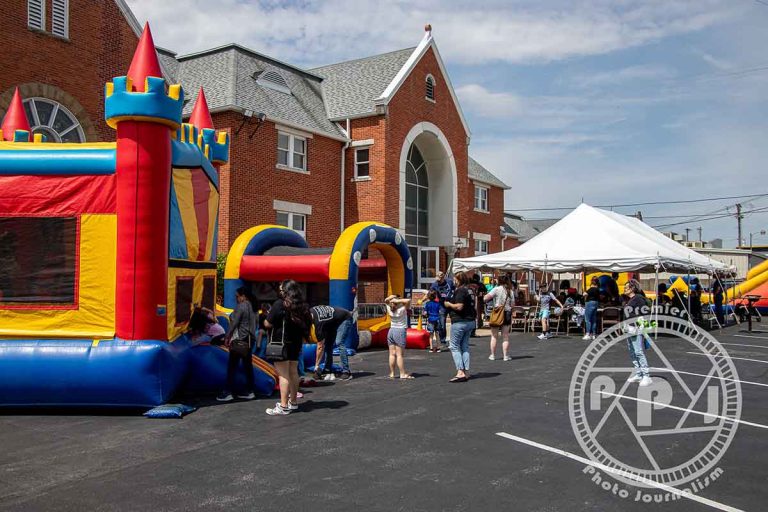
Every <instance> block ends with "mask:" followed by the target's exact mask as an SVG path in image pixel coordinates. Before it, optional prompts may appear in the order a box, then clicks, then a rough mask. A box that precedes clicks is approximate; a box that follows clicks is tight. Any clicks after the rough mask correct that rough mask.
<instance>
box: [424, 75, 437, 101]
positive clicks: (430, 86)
mask: <svg viewBox="0 0 768 512" xmlns="http://www.w3.org/2000/svg"><path fill="white" fill-rule="evenodd" d="M426 89H427V93H426V98H427V99H428V100H429V101H435V79H434V77H433V76H432V75H427V81H426Z"/></svg>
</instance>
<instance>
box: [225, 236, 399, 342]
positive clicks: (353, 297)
mask: <svg viewBox="0 0 768 512" xmlns="http://www.w3.org/2000/svg"><path fill="white" fill-rule="evenodd" d="M285 248H291V249H292V250H285ZM368 248H374V249H376V250H378V251H379V252H380V253H381V254H382V256H383V261H382V260H377V259H373V260H371V259H363V254H365V252H366V250H367V249H368ZM273 249H274V250H276V251H272V250H273ZM279 249H283V250H282V251H281V250H279ZM271 252H279V253H280V254H270V253H271ZM265 253H266V254H265ZM381 271H384V272H385V278H386V282H387V293H388V294H393V293H394V294H398V295H401V296H408V295H410V293H411V288H412V286H413V272H412V271H413V260H412V258H411V254H410V251H409V250H408V244H407V243H406V241H405V238H404V237H403V235H401V234H400V232H398V231H397V230H396V229H394V228H393V227H391V226H387V225H386V224H381V223H377V222H358V223H357V224H353V225H352V226H350V227H348V228H347V229H345V230H344V232H342V234H341V236H339V238H338V240H337V241H336V244H335V245H334V247H333V248H331V249H310V248H309V247H308V245H307V242H306V241H305V240H304V238H303V237H301V235H299V234H298V233H296V232H295V231H293V230H291V229H288V228H286V227H282V226H273V225H264V226H257V227H254V228H251V229H249V230H247V231H245V232H243V233H242V234H241V235H240V236H239V237H238V238H237V240H235V243H234V244H233V245H232V249H231V250H230V252H229V256H228V257H227V263H226V266H225V270H224V306H225V307H230V308H231V307H234V305H235V290H236V289H237V288H238V287H240V286H244V285H246V284H247V283H248V282H273V281H280V280H283V279H294V280H296V281H299V282H304V283H325V282H327V283H328V297H329V303H330V304H331V305H332V306H338V307H342V308H345V309H349V310H355V309H356V307H357V283H358V277H359V276H360V275H361V274H365V275H367V276H378V277H381V275H382V272H381ZM354 333H357V329H353V336H354V338H353V339H348V340H347V346H348V347H350V348H357V341H358V340H357V336H356V335H355V334H354Z"/></svg>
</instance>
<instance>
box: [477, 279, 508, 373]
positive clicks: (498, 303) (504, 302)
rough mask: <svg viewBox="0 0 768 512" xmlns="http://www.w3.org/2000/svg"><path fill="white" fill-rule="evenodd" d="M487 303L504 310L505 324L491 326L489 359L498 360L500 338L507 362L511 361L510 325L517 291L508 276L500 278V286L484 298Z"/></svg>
mask: <svg viewBox="0 0 768 512" xmlns="http://www.w3.org/2000/svg"><path fill="white" fill-rule="evenodd" d="M483 301H485V302H491V301H492V302H493V305H492V307H493V309H496V308H499V307H503V308H504V323H503V324H502V325H500V326H495V327H494V326H493V325H491V355H489V356H488V359H490V360H491V361H495V360H496V344H497V342H498V339H499V336H501V338H502V345H501V350H502V354H503V355H504V360H505V361H511V360H512V358H511V357H509V325H510V324H511V323H512V305H513V304H514V303H515V289H514V287H513V286H512V283H510V282H509V278H508V277H507V276H506V274H502V275H501V276H499V282H498V286H496V287H494V288H493V290H491V291H490V293H487V294H486V295H485V296H484V297H483Z"/></svg>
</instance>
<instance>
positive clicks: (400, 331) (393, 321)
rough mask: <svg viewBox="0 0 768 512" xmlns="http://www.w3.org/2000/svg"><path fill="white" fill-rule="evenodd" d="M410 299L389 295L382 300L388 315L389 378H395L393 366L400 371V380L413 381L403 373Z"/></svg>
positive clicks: (409, 375)
mask: <svg viewBox="0 0 768 512" xmlns="http://www.w3.org/2000/svg"><path fill="white" fill-rule="evenodd" d="M410 303H411V300H410V299H401V298H400V297H398V296H397V295H390V296H389V297H387V298H386V299H384V304H386V306H387V314H388V315H389V321H390V326H389V332H388V333H387V346H388V347H389V378H390V379H394V378H395V366H397V368H398V369H399V370H400V378H401V379H413V375H411V374H410V373H408V372H406V371H405V359H404V351H405V340H406V333H407V332H408V307H407V306H408V305H409V304H410Z"/></svg>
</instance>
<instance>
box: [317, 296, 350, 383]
mask: <svg viewBox="0 0 768 512" xmlns="http://www.w3.org/2000/svg"><path fill="white" fill-rule="evenodd" d="M309 312H310V314H311V315H312V329H311V332H310V338H311V341H314V342H316V343H317V345H318V349H319V348H320V346H321V345H322V350H323V352H322V353H323V359H324V360H325V366H324V369H323V373H325V374H327V375H330V376H333V347H334V346H336V345H338V347H339V357H340V359H341V376H340V379H341V380H349V379H351V378H352V372H350V370H349V358H348V356H347V344H346V339H347V335H348V334H349V329H350V328H351V327H352V312H351V311H348V310H346V309H344V308H339V307H335V306H315V307H313V308H311V309H310V310H309ZM317 362H318V364H317V365H316V366H315V378H317V379H320V377H321V375H320V372H319V362H320V361H319V360H318V361H317ZM328 380H332V378H331V377H328Z"/></svg>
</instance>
